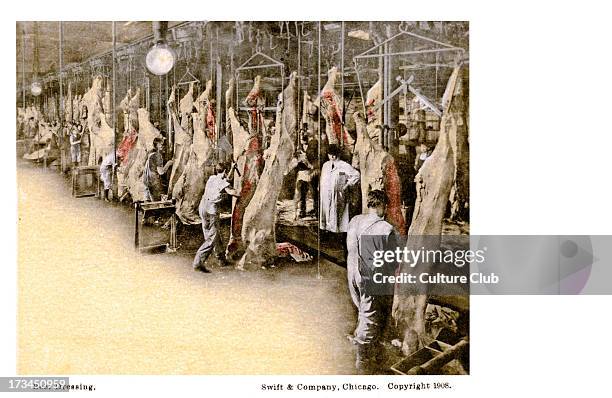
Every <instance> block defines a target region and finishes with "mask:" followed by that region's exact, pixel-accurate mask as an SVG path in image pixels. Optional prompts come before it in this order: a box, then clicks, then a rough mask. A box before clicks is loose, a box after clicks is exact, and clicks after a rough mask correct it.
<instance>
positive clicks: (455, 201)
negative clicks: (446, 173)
mask: <svg viewBox="0 0 612 398" xmlns="http://www.w3.org/2000/svg"><path fill="white" fill-rule="evenodd" d="M467 80H468V68H462V70H461V73H460V75H459V77H458V78H457V89H456V90H455V93H454V95H453V98H452V103H453V110H454V112H455V114H456V121H457V128H456V130H457V132H456V134H455V135H454V136H451V137H450V138H451V146H452V148H453V155H454V161H455V182H454V184H453V188H452V189H451V194H450V198H449V200H450V203H451V215H450V218H451V220H455V221H469V194H470V154H469V151H470V147H469V139H468V123H469V113H468V112H469V102H468V101H469V95H468V94H469V93H468V90H469V84H468V81H467Z"/></svg>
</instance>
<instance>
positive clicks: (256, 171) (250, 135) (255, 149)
mask: <svg viewBox="0 0 612 398" xmlns="http://www.w3.org/2000/svg"><path fill="white" fill-rule="evenodd" d="M234 89H235V87H234V80H233V79H232V80H230V87H229V88H228V90H227V92H226V95H225V98H226V106H227V112H226V117H227V125H228V126H229V127H230V131H231V134H232V142H233V152H234V153H233V158H234V162H235V163H236V167H237V170H238V171H239V173H238V172H236V173H235V174H234V189H236V191H238V192H239V193H240V196H239V197H238V198H236V199H235V200H233V201H232V205H233V206H232V221H231V228H230V239H229V242H228V245H227V250H226V253H227V255H228V257H231V256H233V255H235V254H238V253H241V252H242V251H243V249H244V246H243V244H242V243H243V242H242V221H243V218H244V212H245V210H246V208H247V206H248V205H249V203H250V202H251V199H252V198H253V195H254V194H255V189H256V188H257V183H258V181H259V176H260V174H261V172H262V170H263V164H264V161H263V146H262V138H263V137H262V134H261V130H258V129H251V130H250V131H247V130H246V129H245V128H244V127H243V126H242V125H241V123H240V120H239V119H238V116H237V115H236V111H235V110H234V108H233V107H232V106H231V105H232V104H231V100H228V99H231V98H233V97H234ZM251 91H253V90H251ZM251 116H252V115H251Z"/></svg>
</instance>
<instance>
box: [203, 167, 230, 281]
mask: <svg viewBox="0 0 612 398" xmlns="http://www.w3.org/2000/svg"><path fill="white" fill-rule="evenodd" d="M233 171H234V166H233V165H232V166H231V167H227V164H216V165H215V174H213V175H212V176H210V178H208V181H206V186H205V187H204V194H203V195H202V200H201V201H200V207H199V212H200V218H201V219H202V232H203V233H204V243H202V246H200V248H199V249H198V251H197V253H196V255H195V258H194V259H193V269H194V270H196V271H202V272H210V271H209V270H208V269H207V268H206V267H205V266H204V263H206V260H207V259H208V256H210V253H211V251H214V252H215V256H216V257H217V259H218V260H219V262H220V263H221V265H227V261H226V260H225V254H224V245H223V242H222V240H221V233H220V231H219V209H218V203H219V202H221V200H222V199H223V194H224V193H226V194H229V195H232V196H236V197H238V196H239V195H238V193H237V191H236V190H234V189H230V188H228V187H229V186H230V182H229V181H228V177H229V175H230V174H232V173H233Z"/></svg>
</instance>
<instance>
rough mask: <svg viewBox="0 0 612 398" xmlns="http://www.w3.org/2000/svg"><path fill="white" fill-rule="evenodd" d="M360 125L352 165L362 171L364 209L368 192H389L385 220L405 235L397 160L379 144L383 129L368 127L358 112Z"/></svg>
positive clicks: (358, 124)
mask: <svg viewBox="0 0 612 398" xmlns="http://www.w3.org/2000/svg"><path fill="white" fill-rule="evenodd" d="M353 119H354V120H355V125H356V128H357V143H356V144H355V154H354V158H353V166H354V167H356V168H358V169H359V172H360V173H361V204H362V206H361V207H362V212H363V213H366V212H367V210H368V192H369V191H370V190H375V189H380V190H383V191H384V192H385V194H386V195H387V211H386V213H387V214H386V217H385V218H386V220H387V221H388V222H389V223H390V224H391V225H393V226H394V227H395V229H396V230H397V231H398V232H399V233H400V234H402V235H405V234H406V221H405V219H404V216H403V215H402V200H401V192H402V191H401V186H400V179H399V173H398V170H397V164H396V163H395V160H394V159H393V156H391V155H390V154H389V153H388V152H387V151H385V149H384V148H383V146H382V145H381V144H380V140H379V139H380V137H379V135H380V134H381V130H380V129H372V133H371V134H370V132H369V131H368V129H367V127H366V122H365V120H364V119H363V116H362V115H361V114H360V113H359V112H355V113H354V115H353Z"/></svg>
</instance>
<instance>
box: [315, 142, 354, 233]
mask: <svg viewBox="0 0 612 398" xmlns="http://www.w3.org/2000/svg"><path fill="white" fill-rule="evenodd" d="M339 154H340V148H339V147H338V146H337V145H330V146H329V150H328V153H327V156H328V158H329V160H328V161H327V162H325V163H324V164H323V168H322V169H321V220H320V228H321V229H322V230H324V231H329V232H335V233H339V232H346V231H347V230H348V224H349V200H348V198H347V193H348V189H349V187H351V186H353V185H355V184H357V183H358V182H359V171H357V170H356V169H354V168H353V167H352V166H351V165H350V164H348V163H346V162H345V161H343V160H340V159H339V158H338V156H339Z"/></svg>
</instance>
